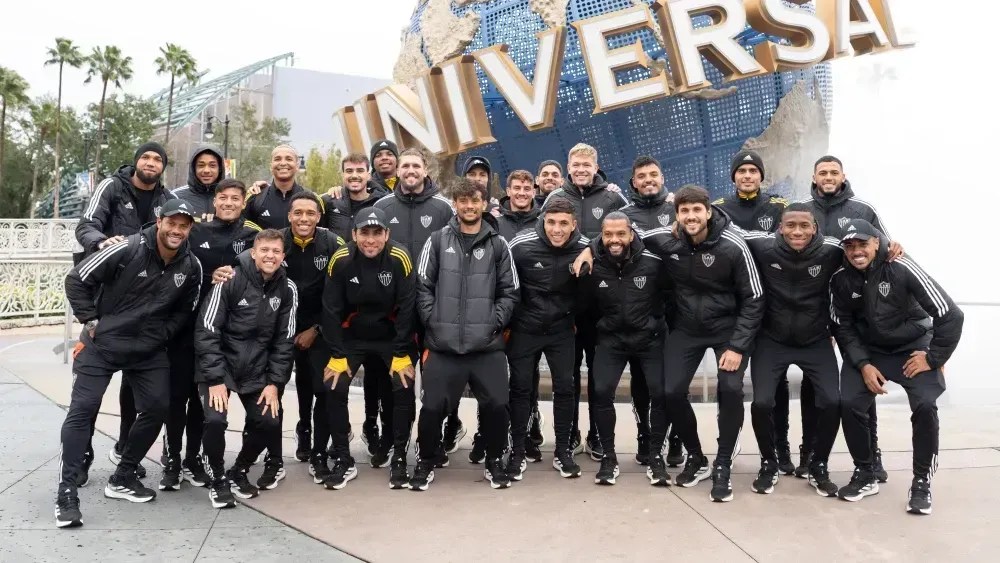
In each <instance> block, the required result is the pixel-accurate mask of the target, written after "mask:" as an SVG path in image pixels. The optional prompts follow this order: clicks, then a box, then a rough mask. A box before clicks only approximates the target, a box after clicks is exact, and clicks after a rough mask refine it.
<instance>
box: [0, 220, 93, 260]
mask: <svg viewBox="0 0 1000 563" xmlns="http://www.w3.org/2000/svg"><path fill="white" fill-rule="evenodd" d="M76 224H77V219H0V259H16V258H57V259H58V258H69V257H71V256H72V254H73V252H76V251H78V250H81V249H82V248H81V247H80V245H79V244H78V243H77V242H76V234H75V231H76Z"/></svg>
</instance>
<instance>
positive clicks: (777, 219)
mask: <svg viewBox="0 0 1000 563" xmlns="http://www.w3.org/2000/svg"><path fill="white" fill-rule="evenodd" d="M712 205H714V206H716V207H718V208H720V209H722V210H723V211H725V212H726V215H729V218H730V219H731V220H732V222H733V224H734V225H736V226H737V227H739V228H741V229H743V230H744V231H764V232H768V233H773V232H774V231H777V230H778V225H780V224H781V214H782V213H783V212H784V211H785V208H786V207H788V200H786V199H785V198H781V197H778V196H772V195H768V194H766V193H763V192H760V191H758V192H757V194H756V195H754V197H752V198H750V199H744V198H741V197H740V196H739V194H733V195H731V196H729V197H725V198H720V199H717V200H715V201H713V202H712Z"/></svg>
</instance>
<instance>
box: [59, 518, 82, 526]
mask: <svg viewBox="0 0 1000 563" xmlns="http://www.w3.org/2000/svg"><path fill="white" fill-rule="evenodd" d="M80 526H83V520H82V519H80V520H60V519H59V516H56V528H79V527H80Z"/></svg>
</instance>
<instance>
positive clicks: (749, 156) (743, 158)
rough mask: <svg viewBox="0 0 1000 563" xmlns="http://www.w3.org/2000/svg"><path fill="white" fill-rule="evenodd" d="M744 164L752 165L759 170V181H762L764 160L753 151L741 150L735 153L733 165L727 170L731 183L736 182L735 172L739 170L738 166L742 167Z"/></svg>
mask: <svg viewBox="0 0 1000 563" xmlns="http://www.w3.org/2000/svg"><path fill="white" fill-rule="evenodd" d="M744 164H753V165H754V166H756V167H757V170H760V178H761V180H763V179H764V160H763V159H761V158H760V155H759V154H757V153H755V152H753V151H749V150H742V151H740V152H738V153H736V156H734V157H733V164H732V165H731V166H730V169H729V178H730V179H731V180H732V181H733V182H735V181H736V171H737V170H738V169H739V167H740V166H743V165H744Z"/></svg>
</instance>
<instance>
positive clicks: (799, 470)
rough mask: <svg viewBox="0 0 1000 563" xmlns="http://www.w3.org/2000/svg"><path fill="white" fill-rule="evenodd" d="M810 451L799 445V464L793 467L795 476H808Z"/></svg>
mask: <svg viewBox="0 0 1000 563" xmlns="http://www.w3.org/2000/svg"><path fill="white" fill-rule="evenodd" d="M812 457H813V453H812V451H810V450H808V449H806V447H805V446H799V465H798V467H796V468H795V476H796V477H798V478H799V479H808V478H809V467H810V466H811V465H812Z"/></svg>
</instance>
